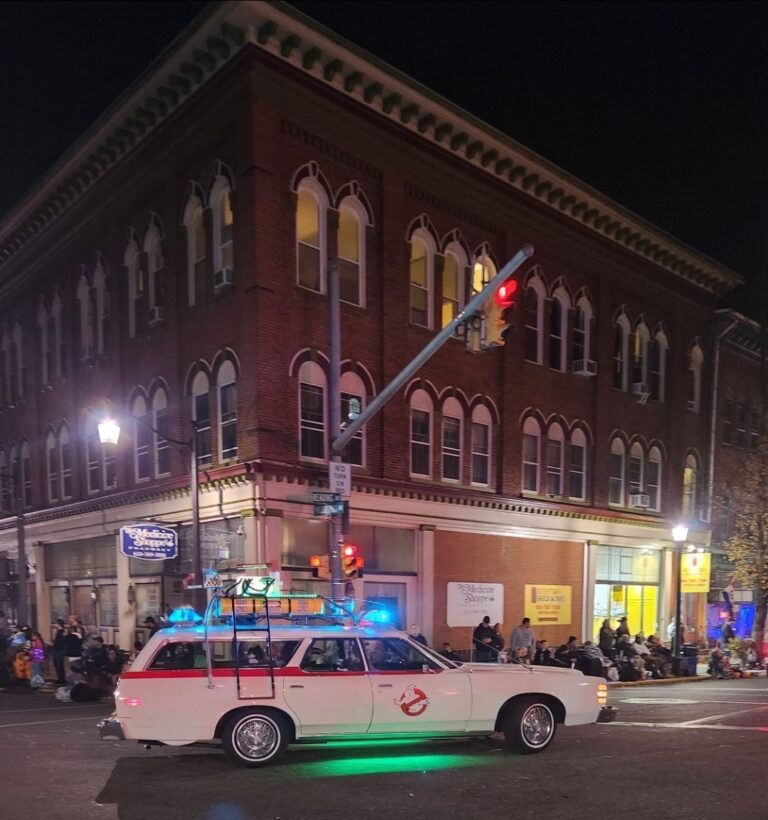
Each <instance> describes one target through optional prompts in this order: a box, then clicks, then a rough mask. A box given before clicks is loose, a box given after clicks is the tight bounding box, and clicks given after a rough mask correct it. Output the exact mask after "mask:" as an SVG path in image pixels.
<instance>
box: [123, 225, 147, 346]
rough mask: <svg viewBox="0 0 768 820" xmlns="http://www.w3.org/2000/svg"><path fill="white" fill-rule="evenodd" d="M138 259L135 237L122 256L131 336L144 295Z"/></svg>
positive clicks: (142, 278)
mask: <svg viewBox="0 0 768 820" xmlns="http://www.w3.org/2000/svg"><path fill="white" fill-rule="evenodd" d="M140 261H141V260H140V259H139V245H138V243H137V242H136V240H135V239H131V240H130V241H129V242H128V247H127V248H126V249H125V254H124V256H123V264H124V265H125V268H126V271H127V275H128V333H129V335H130V336H131V338H133V337H134V336H136V331H137V325H138V321H137V319H138V307H139V304H140V302H141V299H142V298H143V297H144V275H143V273H142V270H141V263H140Z"/></svg>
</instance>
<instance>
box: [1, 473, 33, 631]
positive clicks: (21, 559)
mask: <svg viewBox="0 0 768 820" xmlns="http://www.w3.org/2000/svg"><path fill="white" fill-rule="evenodd" d="M12 468H13V472H12V473H0V482H3V481H8V482H10V484H11V493H12V495H13V502H14V507H15V508H16V564H17V566H18V576H19V581H18V590H19V599H18V601H17V603H16V621H17V622H18V623H19V624H20V625H21V626H27V624H28V621H29V586H28V583H27V544H26V540H25V533H24V489H23V487H22V486H21V476H20V474H19V473H20V465H19V460H18V459H16V461H14V463H13V465H12Z"/></svg>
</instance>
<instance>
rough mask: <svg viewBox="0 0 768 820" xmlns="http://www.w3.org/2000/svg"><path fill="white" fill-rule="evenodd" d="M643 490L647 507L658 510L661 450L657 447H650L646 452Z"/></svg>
mask: <svg viewBox="0 0 768 820" xmlns="http://www.w3.org/2000/svg"><path fill="white" fill-rule="evenodd" d="M645 491H646V493H647V495H648V509H649V510H652V511H653V512H658V511H659V510H660V509H661V452H660V451H659V448H658V447H651V450H650V452H649V453H648V461H647V462H646V476H645Z"/></svg>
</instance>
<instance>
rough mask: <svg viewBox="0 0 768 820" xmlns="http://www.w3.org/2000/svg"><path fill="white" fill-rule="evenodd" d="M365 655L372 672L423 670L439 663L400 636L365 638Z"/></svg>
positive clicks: (434, 666)
mask: <svg viewBox="0 0 768 820" xmlns="http://www.w3.org/2000/svg"><path fill="white" fill-rule="evenodd" d="M363 646H364V647H365V657H366V658H367V659H368V666H369V667H370V669H371V671H373V672H405V671H410V672H423V671H424V669H425V667H426V669H427V670H431V669H440V668H441V667H440V664H439V663H438V662H437V661H436V660H434V659H433V658H432V656H431V655H427V653H426V652H422V651H421V650H420V649H418V648H417V647H415V646H414V645H413V644H411V643H409V642H408V641H404V640H402V639H401V638H375V639H372V640H366V641H364V643H363Z"/></svg>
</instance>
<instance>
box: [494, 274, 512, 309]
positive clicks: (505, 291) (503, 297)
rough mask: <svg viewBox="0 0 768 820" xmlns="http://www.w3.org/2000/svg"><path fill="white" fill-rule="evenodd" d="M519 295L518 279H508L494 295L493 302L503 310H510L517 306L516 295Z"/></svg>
mask: <svg viewBox="0 0 768 820" xmlns="http://www.w3.org/2000/svg"><path fill="white" fill-rule="evenodd" d="M516 293H517V279H507V281H506V282H504V284H503V285H500V286H499V288H498V290H497V291H496V292H495V293H494V294H493V300H494V301H495V302H496V304H497V305H498V306H499V307H500V308H502V309H506V308H510V307H512V306H513V305H514V304H515V294H516Z"/></svg>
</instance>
